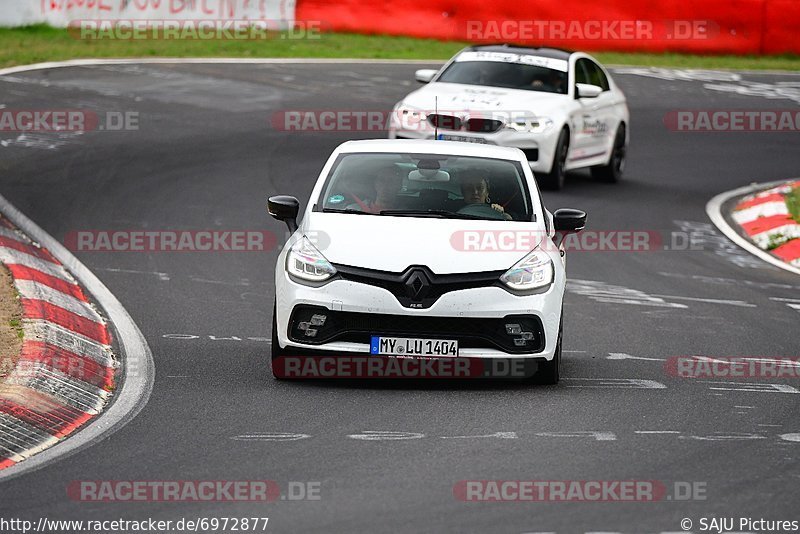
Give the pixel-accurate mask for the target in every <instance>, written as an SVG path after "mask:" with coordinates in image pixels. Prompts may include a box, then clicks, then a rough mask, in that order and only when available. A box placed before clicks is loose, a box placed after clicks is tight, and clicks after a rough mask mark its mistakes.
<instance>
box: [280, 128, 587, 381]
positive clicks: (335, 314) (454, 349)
mask: <svg viewBox="0 0 800 534" xmlns="http://www.w3.org/2000/svg"><path fill="white" fill-rule="evenodd" d="M268 211H269V213H270V215H272V216H273V217H275V218H276V219H279V220H282V221H284V222H286V224H287V225H288V226H289V229H290V230H291V231H292V236H291V237H290V239H289V240H288V241H287V243H286V244H285V246H284V247H283V249H282V250H281V252H280V255H279V256H278V261H277V265H276V268H275V285H276V288H275V296H276V298H275V313H274V318H273V327H272V330H273V332H272V358H273V372H275V361H276V359H278V358H280V357H282V356H285V355H288V354H292V355H294V354H314V355H328V356H331V357H336V356H344V355H354V354H355V355H361V356H368V357H370V358H373V357H374V358H393V357H394V358H397V357H402V358H420V359H424V358H433V359H444V358H453V359H460V358H465V359H475V358H481V359H485V358H489V359H491V358H498V359H501V358H502V359H510V358H513V359H514V360H516V359H518V358H520V359H524V360H525V361H527V362H530V361H535V362H537V365H536V366H535V367H536V368H538V370H537V372H536V378H537V381H540V382H543V383H549V384H554V383H556V382H558V378H559V367H560V360H561V331H562V303H563V297H564V287H565V282H566V275H565V262H564V254H563V248H561V247H560V246H559V244H560V240H561V239H562V238H563V235H564V234H565V233H568V232H576V231H580V230H582V229H583V227H584V225H585V222H586V214H585V213H584V212H582V211H579V210H573V209H561V210H558V211H556V212H555V213H554V214H551V213H550V212H548V211H547V210H546V209H545V207H544V206H543V204H542V198H541V195H540V193H539V190H538V189H537V185H536V181H535V180H534V177H533V173H532V172H531V169H530V166H529V165H528V161H527V159H526V156H525V154H524V153H523V152H522V151H521V150H519V149H517V148H508V147H499V146H491V145H475V144H472V143H461V142H452V141H433V140H430V141H429V140H421V141H416V140H369V141H349V142H346V143H344V144H342V145H341V146H339V147H338V148H337V149H336V150H335V151H334V152H333V154H332V155H331V156H330V159H329V160H328V162H327V163H326V164H325V166H324V168H323V169H322V172H321V174H320V176H319V178H318V180H317V182H316V185H315V186H314V189H313V191H312V193H311V198H310V201H309V203H308V206H307V207H306V209H305V213H304V215H303V217H302V221H301V222H300V223H299V226H298V223H297V216H298V212H299V202H298V200H297V199H296V198H294V197H289V196H273V197H270V198H269V200H268ZM276 376H278V375H277V374H276Z"/></svg>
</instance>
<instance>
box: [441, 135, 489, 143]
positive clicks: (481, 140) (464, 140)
mask: <svg viewBox="0 0 800 534" xmlns="http://www.w3.org/2000/svg"><path fill="white" fill-rule="evenodd" d="M439 140H440V141H461V142H462V143H481V144H484V145H485V144H488V143H487V142H486V139H484V138H482V137H470V136H468V135H450V134H439Z"/></svg>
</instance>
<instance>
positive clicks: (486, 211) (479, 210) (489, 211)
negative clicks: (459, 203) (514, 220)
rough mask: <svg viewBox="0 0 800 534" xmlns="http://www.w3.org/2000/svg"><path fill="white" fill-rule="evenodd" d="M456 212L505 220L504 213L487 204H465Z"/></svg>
mask: <svg viewBox="0 0 800 534" xmlns="http://www.w3.org/2000/svg"><path fill="white" fill-rule="evenodd" d="M457 213H461V214H462V215H474V216H475V217H483V218H485V219H498V220H505V218H506V217H505V214H503V213H501V212H499V211H497V210H496V209H494V208H493V207H491V206H490V205H489V204H467V205H466V206H464V207H463V208H461V209H460V210H458V212H457Z"/></svg>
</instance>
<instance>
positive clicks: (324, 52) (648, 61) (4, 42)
mask: <svg viewBox="0 0 800 534" xmlns="http://www.w3.org/2000/svg"><path fill="white" fill-rule="evenodd" d="M284 37H286V34H284ZM317 37H318V38H316V39H285V38H281V37H280V35H275V38H273V39H269V40H259V41H224V40H214V41H187V40H181V41H177V40H157V41H154V40H146V41H109V40H104V41H89V40H79V39H77V38H74V37H73V36H71V35H70V34H69V33H68V32H67V31H66V30H65V29H59V28H52V27H50V26H47V25H35V26H26V27H22V28H0V67H10V66H14V65H25V64H30V63H39V62H43V61H58V60H65V59H73V58H127V57H137V58H138V57H243V58H248V57H320V58H375V59H433V60H445V59H448V58H449V57H450V56H452V55H453V54H454V53H455V52H456V51H458V50H460V49H461V48H462V47H464V46H466V45H467V44H468V43H463V42H456V41H437V40H435V39H414V38H410V37H392V36H385V35H373V36H366V35H356V34H345V33H323V34H321V35H318V36H317ZM594 55H595V56H597V58H598V59H599V60H600V61H601V62H603V63H606V64H613V65H647V66H664V67H681V68H703V69H705V68H708V69H711V68H713V69H782V70H800V56H798V55H784V56H766V57H757V56H695V55H690V54H624V53H618V52H598V53H596V54H594Z"/></svg>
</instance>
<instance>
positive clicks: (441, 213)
mask: <svg viewBox="0 0 800 534" xmlns="http://www.w3.org/2000/svg"><path fill="white" fill-rule="evenodd" d="M380 214H381V215H400V216H404V215H409V216H414V215H422V216H429V217H441V218H443V219H445V218H447V219H485V217H480V216H476V215H467V214H466V213H456V212H455V211H447V210H382V211H381V213H380Z"/></svg>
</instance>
